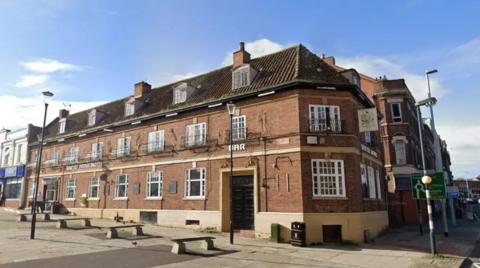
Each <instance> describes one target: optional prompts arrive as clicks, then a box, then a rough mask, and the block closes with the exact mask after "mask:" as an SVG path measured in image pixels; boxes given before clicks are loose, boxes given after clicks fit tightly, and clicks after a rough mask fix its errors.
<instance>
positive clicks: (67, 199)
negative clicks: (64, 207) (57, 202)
mask: <svg viewBox="0 0 480 268" xmlns="http://www.w3.org/2000/svg"><path fill="white" fill-rule="evenodd" d="M64 200H65V201H75V198H65V199H64Z"/></svg>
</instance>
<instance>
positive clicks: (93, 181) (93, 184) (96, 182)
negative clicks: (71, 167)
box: [88, 176, 100, 199]
mask: <svg viewBox="0 0 480 268" xmlns="http://www.w3.org/2000/svg"><path fill="white" fill-rule="evenodd" d="M93 188H97V196H93V195H92V193H93ZM99 196H100V178H99V177H97V176H93V177H90V179H89V180H88V198H89V199H98V198H99Z"/></svg>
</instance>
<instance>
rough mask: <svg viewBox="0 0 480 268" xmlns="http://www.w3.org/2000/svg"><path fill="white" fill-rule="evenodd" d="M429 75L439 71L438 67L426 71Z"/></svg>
mask: <svg viewBox="0 0 480 268" xmlns="http://www.w3.org/2000/svg"><path fill="white" fill-rule="evenodd" d="M425 73H426V74H427V75H428V74H434V73H438V70H437V69H433V70H430V71H426V72H425Z"/></svg>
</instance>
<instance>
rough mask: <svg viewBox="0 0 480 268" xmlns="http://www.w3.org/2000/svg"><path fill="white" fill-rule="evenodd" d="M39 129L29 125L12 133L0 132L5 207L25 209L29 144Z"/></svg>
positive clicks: (0, 177) (0, 180)
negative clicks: (26, 165) (26, 166)
mask: <svg viewBox="0 0 480 268" xmlns="http://www.w3.org/2000/svg"><path fill="white" fill-rule="evenodd" d="M38 133H39V128H38V127H35V126H33V125H28V127H27V128H23V129H18V130H15V131H10V130H8V129H2V130H0V161H1V162H0V192H2V193H3V194H4V196H5V198H6V199H5V206H7V207H13V208H19V207H25V205H26V204H25V195H26V194H27V191H26V185H25V183H24V182H25V164H26V163H27V156H28V155H27V151H28V144H29V142H31V141H32V140H33V139H35V140H36V137H34V136H35V135H37V134H38Z"/></svg>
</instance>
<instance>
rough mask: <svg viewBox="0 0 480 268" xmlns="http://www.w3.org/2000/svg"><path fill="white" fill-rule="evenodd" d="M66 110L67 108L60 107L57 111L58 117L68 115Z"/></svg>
mask: <svg viewBox="0 0 480 268" xmlns="http://www.w3.org/2000/svg"><path fill="white" fill-rule="evenodd" d="M68 113H69V112H68V110H67V109H61V110H60V111H59V113H58V117H59V118H65V117H67V116H68Z"/></svg>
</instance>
